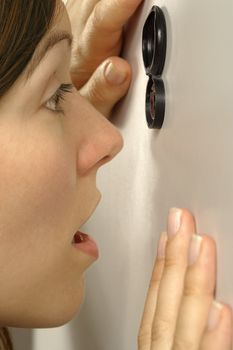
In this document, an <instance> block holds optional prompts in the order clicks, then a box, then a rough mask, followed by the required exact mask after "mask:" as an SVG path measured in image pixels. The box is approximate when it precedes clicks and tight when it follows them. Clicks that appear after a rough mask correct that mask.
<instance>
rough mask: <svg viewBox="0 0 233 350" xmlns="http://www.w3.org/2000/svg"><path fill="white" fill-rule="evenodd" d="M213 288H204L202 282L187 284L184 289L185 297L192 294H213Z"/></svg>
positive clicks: (206, 295) (207, 295)
mask: <svg viewBox="0 0 233 350" xmlns="http://www.w3.org/2000/svg"><path fill="white" fill-rule="evenodd" d="M212 294H213V290H212V288H203V286H201V285H200V284H185V285H184V289H183V296H184V297H192V296H205V297H209V296H212Z"/></svg>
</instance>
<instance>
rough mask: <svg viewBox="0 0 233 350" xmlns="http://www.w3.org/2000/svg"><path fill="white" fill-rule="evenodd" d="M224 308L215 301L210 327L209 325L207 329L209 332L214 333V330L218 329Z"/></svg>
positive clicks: (211, 310) (211, 311) (210, 315)
mask: <svg viewBox="0 0 233 350" xmlns="http://www.w3.org/2000/svg"><path fill="white" fill-rule="evenodd" d="M222 308H223V305H222V304H220V303H218V302H217V301H215V300H214V301H213V303H212V305H211V309H210V312H209V318H208V325H207V328H208V330H209V331H212V330H214V328H216V327H217V325H218V322H219V320H220V314H221V310H222Z"/></svg>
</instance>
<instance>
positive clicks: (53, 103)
mask: <svg viewBox="0 0 233 350" xmlns="http://www.w3.org/2000/svg"><path fill="white" fill-rule="evenodd" d="M73 87H74V86H73V84H62V85H61V86H60V87H59V89H58V90H57V91H56V92H55V94H54V95H53V96H52V97H51V98H50V99H49V100H48V101H47V102H46V104H45V107H46V108H47V109H49V110H51V111H53V112H55V113H64V110H63V109H62V108H61V107H60V102H61V100H63V101H64V100H65V95H66V94H67V93H68V92H72V91H73Z"/></svg>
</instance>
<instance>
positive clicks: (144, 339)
mask: <svg viewBox="0 0 233 350" xmlns="http://www.w3.org/2000/svg"><path fill="white" fill-rule="evenodd" d="M166 242H167V233H166V232H163V233H162V234H161V237H160V240H159V245H158V253H157V259H156V262H155V265H154V269H153V272H152V277H151V281H150V285H149V289H148V292H147V297H146V303H145V307H144V311H143V316H142V321H141V325H140V328H139V334H138V348H139V349H140V350H150V349H151V347H150V346H151V332H152V323H153V319H154V314H155V310H156V306H157V296H158V289H159V284H160V280H161V277H162V274H163V268H164V257H165V247H166Z"/></svg>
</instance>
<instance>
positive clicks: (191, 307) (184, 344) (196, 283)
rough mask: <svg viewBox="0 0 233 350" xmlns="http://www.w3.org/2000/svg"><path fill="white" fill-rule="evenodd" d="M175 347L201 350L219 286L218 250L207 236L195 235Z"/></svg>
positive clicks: (191, 247) (178, 320)
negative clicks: (214, 294)
mask: <svg viewBox="0 0 233 350" xmlns="http://www.w3.org/2000/svg"><path fill="white" fill-rule="evenodd" d="M190 253H191V254H192V259H191V260H192V261H190V263H192V265H191V266H189V267H188V269H187V272H186V276H185V280H184V289H183V296H182V299H181V303H180V309H179V315H178V319H177V325H176V331H175V337H174V344H173V348H174V350H175V349H183V348H184V349H185V348H189V349H190V350H199V347H200V344H201V340H202V335H203V333H204V331H205V328H206V325H207V321H208V314H209V309H210V307H211V304H212V301H213V293H214V289H215V283H216V266H215V265H216V247H215V244H214V241H213V240H212V239H211V238H209V237H207V236H204V235H203V236H202V237H201V236H197V235H196V236H193V238H192V241H191V246H190Z"/></svg>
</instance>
